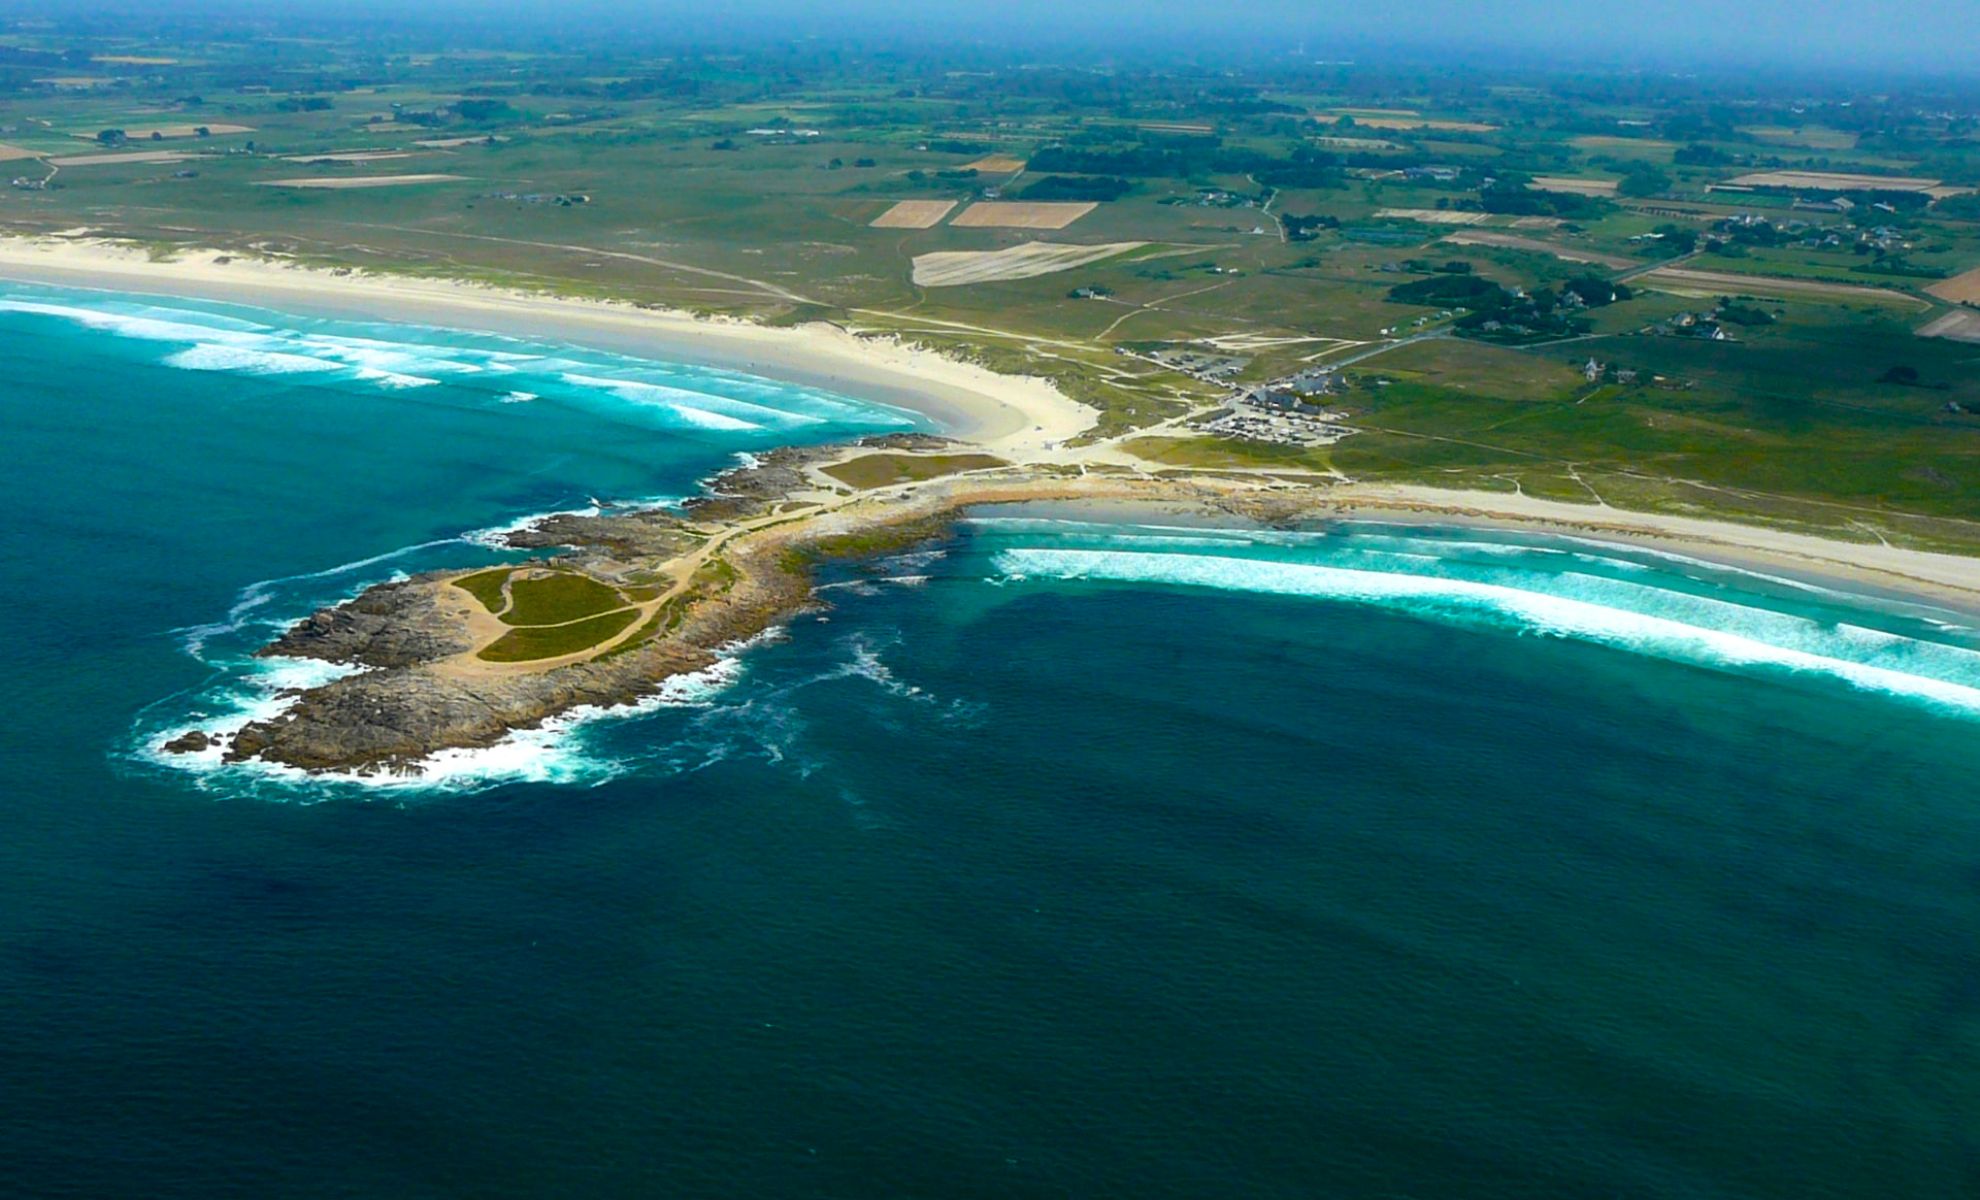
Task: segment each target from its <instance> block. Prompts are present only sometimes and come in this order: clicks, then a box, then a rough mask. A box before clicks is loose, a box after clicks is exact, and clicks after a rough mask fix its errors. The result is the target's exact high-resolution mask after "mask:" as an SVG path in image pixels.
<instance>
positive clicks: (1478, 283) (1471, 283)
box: [1388, 264, 1631, 342]
mask: <svg viewBox="0 0 1980 1200" xmlns="http://www.w3.org/2000/svg"><path fill="white" fill-rule="evenodd" d="M1445 265H1446V266H1450V265H1452V264H1445ZM1465 267H1466V269H1465V270H1463V271H1446V270H1438V271H1437V272H1436V273H1435V274H1432V275H1431V276H1429V277H1428V278H1426V279H1413V280H1411V281H1409V282H1408V283H1402V284H1397V285H1396V286H1395V287H1393V288H1390V289H1389V295H1388V299H1389V300H1390V301H1392V302H1394V303H1397V304H1417V305H1423V306H1426V307H1432V308H1463V309H1466V310H1468V311H1466V312H1464V313H1463V314H1461V315H1460V316H1459V317H1458V318H1457V319H1456V320H1455V321H1453V322H1452V324H1453V325H1454V326H1455V327H1456V328H1457V329H1458V330H1459V332H1461V333H1463V334H1465V335H1466V336H1469V337H1476V338H1481V339H1486V340H1491V341H1502V342H1530V341H1540V340H1544V339H1547V338H1556V337H1567V336H1569V335H1572V334H1576V333H1585V332H1587V330H1588V329H1589V328H1590V325H1589V322H1588V321H1586V320H1584V319H1582V318H1581V317H1580V316H1579V315H1578V314H1580V313H1581V312H1583V311H1585V310H1587V309H1591V308H1602V307H1604V306H1606V305H1610V304H1617V303H1620V302H1621V301H1624V300H1627V299H1629V298H1630V294H1631V293H1630V290H1629V289H1628V288H1627V287H1624V286H1623V285H1621V284H1618V283H1611V282H1610V281H1609V280H1607V279H1603V278H1602V277H1600V276H1598V275H1584V276H1578V277H1576V278H1574V279H1570V280H1568V281H1567V282H1566V283H1563V284H1562V285H1561V286H1560V288H1559V289H1558V290H1556V289H1554V288H1540V289H1537V290H1536V291H1534V292H1532V293H1530V294H1522V293H1520V292H1516V291H1513V290H1511V289H1510V288H1506V287H1502V286H1500V285H1499V284H1496V283H1494V282H1492V281H1491V280H1489V279H1484V278H1481V277H1479V276H1477V275H1474V274H1472V273H1471V271H1470V266H1469V264H1465ZM1570 297H1572V299H1570Z"/></svg>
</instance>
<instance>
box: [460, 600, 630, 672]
mask: <svg viewBox="0 0 1980 1200" xmlns="http://www.w3.org/2000/svg"><path fill="white" fill-rule="evenodd" d="M638 616H639V610H638V609H635V608H624V609H620V610H619V611H617V612H608V613H602V614H600V615H598V616H595V617H588V618H586V619H585V620H582V621H576V622H573V623H571V624H569V625H532V626H525V627H523V628H520V629H512V630H510V631H509V632H507V633H505V634H503V635H502V636H501V637H499V638H497V639H495V641H493V642H491V643H489V644H488V645H487V646H484V647H483V648H482V650H481V652H480V654H479V655H478V656H477V657H479V658H482V659H485V660H487V661H488V662H498V663H517V662H535V661H537V660H539V659H545V658H561V657H562V656H564V655H566V654H576V653H578V652H580V651H583V650H589V649H591V648H592V647H593V646H596V645H599V644H600V643H602V642H608V641H610V640H612V639H613V638H614V637H617V636H618V635H619V634H620V633H621V632H623V631H624V630H625V628H626V626H628V625H630V624H632V623H633V621H634V620H635V619H637V618H638Z"/></svg>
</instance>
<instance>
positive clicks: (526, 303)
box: [0, 235, 1980, 612]
mask: <svg viewBox="0 0 1980 1200" xmlns="http://www.w3.org/2000/svg"><path fill="white" fill-rule="evenodd" d="M0 280H12V281H18V282H25V283H32V284H43V285H54V286H65V287H75V288H82V289H93V290H107V291H116V292H119V293H123V294H135V295H150V296H157V297H161V298H164V297H175V298H182V299H192V300H205V301H214V302H221V303H234V304H244V305H252V306H257V307H264V308H270V309H274V310H277V311H287V312H294V313H298V314H301V315H306V316H322V317H327V318H335V319H357V320H373V321H381V322H401V323H409V324H417V325H425V326H430V327H439V328H453V329H463V330H473V331H478V332H486V333H495V334H499V335H507V336H516V337H528V338H538V339H556V340H565V341H568V342H571V343H573V344H577V345H587V346H592V347H596V348H599V349H605V350H611V351H615V352H619V353H626V354H632V355H638V356H644V357H650V358H660V359H667V360H670V361H676V362H684V363H690V364H695V365H703V366H710V367H716V368H721V369H728V370H738V371H746V372H751V373H755V374H761V375H765V376H768V377H772V378H777V379H781V380H785V381H788V382H793V383H799V384H804V385H808V386H815V387H820V388H824V389H827V390H831V391H834V392H838V393H840V394H845V395H849V396H853V397H856V398H859V399H864V400H869V401H877V402H879V403H883V404H888V405H892V406H894V407H898V408H901V409H904V410H907V411H911V412H914V413H917V414H919V415H921V416H923V417H925V418H927V419H929V420H930V421H931V422H933V423H935V424H936V425H937V426H938V427H939V429H940V431H941V432H942V433H944V434H946V435H947V436H950V437H953V438H955V439H957V440H959V441H962V442H967V443H970V444H972V445H975V446H980V447H982V448H983V449H985V450H986V451H989V452H991V453H993V454H997V455H1000V456H1002V457H1005V458H1008V459H1010V460H1012V461H1013V462H1016V463H1019V464H1023V463H1026V462H1031V463H1039V464H1044V463H1056V464H1061V465H1068V464H1075V463H1082V464H1083V463H1085V462H1086V461H1087V460H1088V458H1089V456H1088V455H1084V454H1081V453H1079V452H1077V451H1073V450H1070V449H1068V448H1067V447H1066V446H1065V445H1064V443H1065V442H1066V441H1067V440H1069V439H1071V438H1073V437H1076V436H1077V435H1079V434H1081V433H1083V432H1085V431H1087V430H1088V429H1090V428H1091V427H1092V425H1093V423H1094V420H1095V418H1096V415H1097V414H1096V413H1095V412H1094V410H1093V409H1091V408H1089V407H1087V406H1085V405H1082V404H1079V403H1077V402H1075V401H1073V400H1071V399H1069V398H1068V397H1066V396H1065V395H1063V394H1062V393H1060V392H1059V391H1058V390H1057V389H1056V388H1055V387H1054V386H1053V385H1052V384H1051V383H1050V382H1049V381H1047V380H1044V379H1039V378H1035V377H1025V376H1011V375H1002V374H998V373H996V372H993V371H991V370H989V369H987V368H985V367H981V366H978V365H976V364H973V363H968V362H964V361H960V360H957V359H954V358H949V357H947V356H945V355H942V354H939V353H937V352H934V351H930V350H925V349H921V348H918V347H915V346H913V345H910V344H905V343H902V342H899V341H897V340H894V339H892V338H867V337H860V336H858V335H856V334H854V333H851V332H849V331H848V330H846V329H843V328H841V327H839V326H836V325H830V324H825V323H822V322H814V323H811V324H807V325H803V326H798V327H793V328H781V327H772V326H764V325H757V324H752V323H749V322H746V321H740V320H726V319H708V318H701V317H696V316H693V315H691V314H688V313H685V312H680V311H676V310H663V309H649V308H642V307H636V306H633V305H628V304H617V303H610V302H606V301H598V300H588V299H580V298H568V297H558V296H552V295H544V294H536V293H530V292H525V291H519V290H513V289H505V288H497V287H491V286H486V285H479V284H473V283H469V282H465V281H459V280H429V279H412V278H399V277H393V276H380V275H367V274H361V273H337V272H334V271H329V270H321V269H317V268H311V267H304V266H298V265H292V264H286V263H282V262H279V261H273V260H265V259H254V258H244V257H239V256H229V255H226V254H222V253H220V252H218V251H211V250H195V251H187V252H185V253H183V254H181V255H179V256H177V257H174V258H172V259H169V260H153V259H152V258H150V257H149V256H148V255H147V254H145V253H144V252H143V251H142V250H140V249H137V248H134V247H131V246H127V245H121V244H117V243H113V242H109V241H106V240H102V239H92V238H88V237H84V236H80V235H78V236H71V237H60V236H45V235H44V236H39V237H22V236H8V235H0ZM1121 457H1122V456H1121V455H1120V452H1119V451H1118V449H1116V448H1112V447H1105V446H1102V447H1096V448H1095V451H1094V453H1093V454H1092V455H1091V456H1090V458H1091V460H1092V465H1095V466H1100V465H1102V464H1103V463H1107V464H1113V465H1115V466H1118V464H1119V460H1121ZM1150 469H1151V472H1160V474H1161V475H1168V474H1169V473H1168V472H1165V471H1161V470H1160V468H1155V467H1154V466H1153V464H1150ZM1210 474H1212V475H1214V474H1215V473H1214V472H1212V473H1210ZM1199 482H1207V479H1199ZM1274 482H1276V483H1277V486H1276V487H1273V486H1270V485H1268V484H1266V481H1263V480H1261V481H1260V484H1261V486H1259V487H1258V488H1257V495H1258V497H1259V498H1260V500H1261V501H1263V500H1264V498H1266V497H1270V496H1274V495H1276V496H1279V497H1281V498H1282V499H1283V501H1284V503H1285V505H1286V506H1287V507H1288V509H1304V510H1307V511H1308V512H1309V513H1310V514H1311V515H1315V516H1318V515H1323V514H1324V513H1335V514H1338V515H1341V516H1351V517H1364V518H1365V517H1377V518H1381V517H1392V518H1395V519H1400V520H1415V521H1431V522H1436V523H1448V524H1456V525H1462V524H1476V525H1489V526H1493V527H1498V528H1508V529H1527V530H1535V531H1553V532H1567V533H1574V534H1581V535H1587V536H1595V537H1600V538H1607V539H1610V540H1614V541H1619V542H1639V543H1644V544H1653V545H1657V546H1660V547H1662V548H1665V549H1672V550H1681V551H1683V552H1686V553H1693V554H1696V555H1697V556H1699V557H1702V558H1708V559H1712V558H1716V559H1719V560H1722V561H1726V562H1728V563H1730V564H1732V565H1739V566H1748V567H1760V568H1765V569H1772V570H1782V571H1788V572H1791V573H1802V574H1806V575H1810V576H1815V577H1819V578H1821V579H1824V580H1828V581H1831V582H1835V583H1840V584H1844V585H1846V586H1849V587H1854V588H1858V589H1864V588H1869V589H1876V590H1882V591H1887V592H1890V593H1893V594H1896V595H1900V596H1912V597H1918V598H1924V599H1929V600H1931V601H1933V602H1935V603H1942V604H1950V605H1952V606H1954V607H1957V608H1960V609H1962V610H1964V611H1971V612H1980V558H1974V557H1964V556H1960V555H1954V554H1946V553H1940V552H1933V551H1923V550H1913V549H1908V548H1905V547H1898V546H1890V545H1882V544H1876V543H1870V542H1846V541H1840V540H1836V539H1832V538H1827V537H1821V536H1817V535H1813V534H1806V533H1797V532H1791V531H1787V530H1781V529H1776V528H1772V527H1768V526H1764V525H1752V524H1744V523H1739V522H1734V521H1730V520H1722V519H1716V518H1711V517H1690V516H1679V515H1674V514H1665V513H1653V512H1643V511H1638V510H1631V509H1619V508H1611V507H1607V506H1602V505H1593V504H1588V505H1583V504H1573V503H1568V502H1564V501H1554V500H1542V499H1537V498H1533V497H1529V496H1524V495H1512V494H1506V493H1497V492H1476V491H1458V490H1450V489H1441V488H1433V487H1424V486H1418V485H1410V484H1390V483H1375V482H1349V483H1337V482H1330V483H1325V484H1317V485H1315V486H1313V487H1311V488H1305V489H1300V490H1297V491H1291V492H1288V491H1286V490H1284V489H1285V484H1284V483H1283V482H1282V481H1274ZM1239 490H1242V489H1239Z"/></svg>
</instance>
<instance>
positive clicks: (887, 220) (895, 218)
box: [872, 200, 957, 229]
mask: <svg viewBox="0 0 1980 1200" xmlns="http://www.w3.org/2000/svg"><path fill="white" fill-rule="evenodd" d="M956 204H957V202H956V201H954V200H903V201H901V202H900V203H899V204H896V205H894V207H892V208H890V209H888V210H887V211H886V212H883V213H881V214H880V215H879V216H877V217H875V218H873V222H872V227H873V228H874V229H933V228H934V227H935V226H937V225H940V224H941V223H942V218H943V217H946V216H948V215H949V213H950V212H952V211H953V210H954V209H955V207H956Z"/></svg>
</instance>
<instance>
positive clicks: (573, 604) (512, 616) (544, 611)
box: [502, 574, 626, 625]
mask: <svg viewBox="0 0 1980 1200" xmlns="http://www.w3.org/2000/svg"><path fill="white" fill-rule="evenodd" d="M509 598H510V601H511V604H510V607H509V611H508V612H506V613H503V614H502V620H503V622H504V623H506V624H509V625H562V624H563V623H565V622H566V621H575V620H577V619H579V618H580V617H590V616H596V615H597V614H599V613H603V612H610V611H611V610H613V609H615V608H619V607H621V606H622V605H624V604H625V602H626V601H625V597H623V596H621V595H619V593H618V592H617V591H616V590H615V589H613V588H609V587H606V586H605V585H604V584H602V583H600V582H598V581H597V580H596V579H593V578H591V577H590V576H588V575H576V574H557V575H549V576H545V577H542V578H537V579H518V580H516V581H514V582H513V583H511V584H510V585H509Z"/></svg>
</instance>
